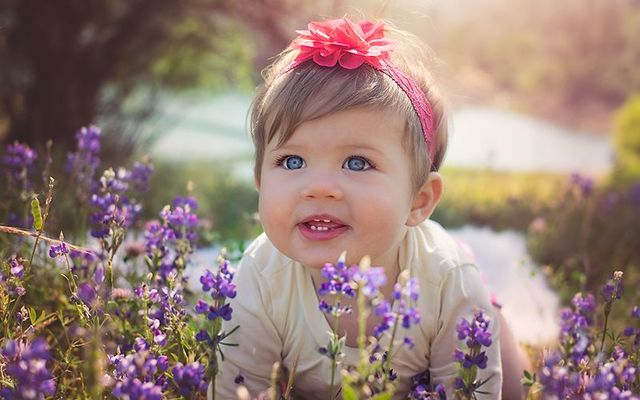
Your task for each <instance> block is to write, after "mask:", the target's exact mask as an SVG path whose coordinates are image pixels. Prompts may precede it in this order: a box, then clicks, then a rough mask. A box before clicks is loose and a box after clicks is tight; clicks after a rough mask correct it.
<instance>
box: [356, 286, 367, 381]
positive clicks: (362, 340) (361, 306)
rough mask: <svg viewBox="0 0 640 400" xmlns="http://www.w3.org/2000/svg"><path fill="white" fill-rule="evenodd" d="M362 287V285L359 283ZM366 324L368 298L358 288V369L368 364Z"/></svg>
mask: <svg viewBox="0 0 640 400" xmlns="http://www.w3.org/2000/svg"><path fill="white" fill-rule="evenodd" d="M358 286H359V287H360V288H361V287H362V286H361V285H358ZM366 326H367V310H366V298H365V295H364V292H363V291H362V290H360V289H359V290H358V349H359V350H360V363H359V364H360V365H359V367H358V369H360V370H362V369H363V368H364V367H365V366H366V364H367V351H366V349H365V344H366V340H367V338H366V332H365V330H366Z"/></svg>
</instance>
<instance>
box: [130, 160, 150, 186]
mask: <svg viewBox="0 0 640 400" xmlns="http://www.w3.org/2000/svg"><path fill="white" fill-rule="evenodd" d="M153 170H154V167H153V164H151V162H149V161H146V162H138V161H136V163H135V164H133V169H132V170H131V175H130V180H131V183H132V184H133V187H134V189H135V190H136V191H138V192H148V191H149V179H150V178H151V174H152V173H153Z"/></svg>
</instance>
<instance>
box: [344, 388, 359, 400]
mask: <svg viewBox="0 0 640 400" xmlns="http://www.w3.org/2000/svg"><path fill="white" fill-rule="evenodd" d="M342 399H343V400H358V393H356V391H355V389H354V388H352V387H351V386H349V385H348V384H343V385H342Z"/></svg>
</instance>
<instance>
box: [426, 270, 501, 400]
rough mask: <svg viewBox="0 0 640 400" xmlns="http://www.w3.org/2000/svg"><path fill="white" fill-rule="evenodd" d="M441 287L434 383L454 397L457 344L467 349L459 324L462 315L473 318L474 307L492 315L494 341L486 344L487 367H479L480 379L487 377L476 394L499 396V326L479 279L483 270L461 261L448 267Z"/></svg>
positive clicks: (432, 366)
mask: <svg viewBox="0 0 640 400" xmlns="http://www.w3.org/2000/svg"><path fill="white" fill-rule="evenodd" d="M439 290H440V296H439V297H440V299H441V304H440V314H439V317H438V325H437V326H438V330H437V333H436V335H435V337H434V339H433V341H432V343H431V355H430V362H429V371H430V373H431V379H432V382H433V385H434V386H435V385H437V384H439V383H443V384H444V385H445V387H446V389H447V397H450V398H454V397H453V391H454V389H453V380H454V378H455V377H456V374H457V367H458V365H459V364H458V363H456V362H455V360H454V350H455V348H460V349H461V350H463V351H464V350H465V347H464V346H465V344H464V343H463V342H462V341H459V340H458V338H457V331H456V325H457V324H458V322H459V321H460V319H461V318H466V319H467V320H470V319H471V318H472V317H473V315H474V313H475V311H477V310H480V309H481V310H484V312H485V315H486V316H488V317H489V318H490V323H489V331H490V332H491V339H492V344H491V346H489V348H483V350H485V351H486V354H487V357H488V363H487V368H485V369H480V370H478V380H479V381H484V380H485V379H488V381H487V382H486V383H485V384H484V385H483V386H482V388H481V389H479V391H481V392H486V393H487V394H485V395H483V394H479V393H478V394H477V398H478V399H483V400H488V399H499V398H501V391H502V367H501V359H500V336H499V334H500V326H499V319H498V318H497V316H496V314H495V311H494V308H493V307H492V305H491V302H490V298H489V293H488V290H487V288H486V287H485V285H484V284H483V283H482V281H481V279H480V273H479V271H478V269H477V267H476V266H475V265H473V264H462V265H459V266H456V267H454V268H452V269H451V270H449V271H448V272H447V274H446V275H445V277H444V280H443V281H442V284H441V286H440V288H439Z"/></svg>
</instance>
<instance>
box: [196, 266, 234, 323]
mask: <svg viewBox="0 0 640 400" xmlns="http://www.w3.org/2000/svg"><path fill="white" fill-rule="evenodd" d="M234 274H235V272H234V271H233V269H232V268H231V266H230V264H229V261H228V260H225V259H224V258H223V257H220V258H219V260H218V269H217V270H216V273H215V274H214V273H212V272H211V271H209V270H205V272H204V275H202V276H200V283H202V291H203V292H205V293H206V292H209V293H210V294H211V299H212V300H213V302H212V303H207V302H206V301H204V300H202V299H200V300H198V302H197V303H196V307H195V311H196V312H197V313H198V314H206V315H207V319H209V320H214V319H216V318H222V319H223V320H225V321H229V320H230V319H231V314H232V312H233V309H232V308H231V305H230V304H229V303H227V302H226V301H227V299H233V298H234V297H236V285H235V284H234V283H233V282H232V280H233V276H234Z"/></svg>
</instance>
